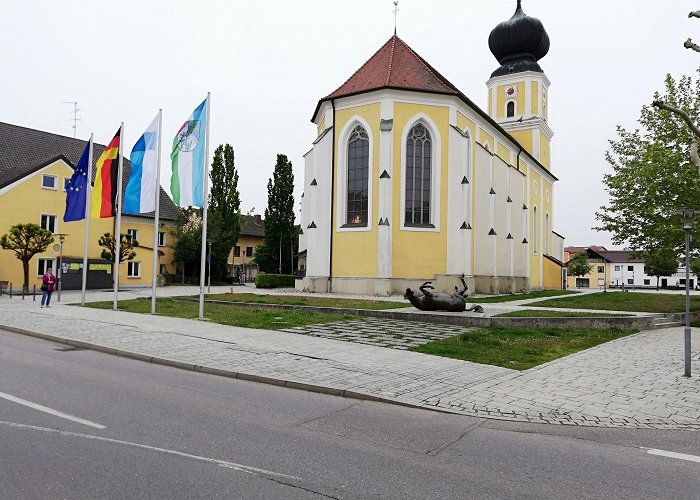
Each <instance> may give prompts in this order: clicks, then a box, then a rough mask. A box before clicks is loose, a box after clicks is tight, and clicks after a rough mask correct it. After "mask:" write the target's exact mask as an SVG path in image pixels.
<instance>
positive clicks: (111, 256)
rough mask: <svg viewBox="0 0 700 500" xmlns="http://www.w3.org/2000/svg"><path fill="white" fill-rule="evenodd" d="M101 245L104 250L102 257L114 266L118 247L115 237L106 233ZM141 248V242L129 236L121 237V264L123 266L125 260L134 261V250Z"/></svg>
mask: <svg viewBox="0 0 700 500" xmlns="http://www.w3.org/2000/svg"><path fill="white" fill-rule="evenodd" d="M99 245H100V246H101V247H102V248H103V250H102V253H101V254H100V257H102V258H103V259H104V260H108V261H109V262H111V263H112V266H114V262H115V258H116V253H117V247H116V241H115V239H114V235H113V234H112V233H105V234H103V235H102V236H100V241H99ZM137 246H139V242H138V241H136V240H135V239H132V238H131V237H130V236H129V235H128V234H120V235H119V263H120V264H121V263H122V262H124V261H125V260H132V259H133V258H134V257H136V252H135V251H134V248H136V247H137Z"/></svg>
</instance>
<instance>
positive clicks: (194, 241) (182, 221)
mask: <svg viewBox="0 0 700 500" xmlns="http://www.w3.org/2000/svg"><path fill="white" fill-rule="evenodd" d="M170 234H171V235H172V236H173V238H172V239H173V240H174V243H173V244H172V246H171V248H172V249H173V257H174V258H175V260H176V261H177V262H181V263H182V266H183V270H182V272H183V282H184V277H185V275H188V274H187V270H188V269H189V270H190V274H189V276H197V275H198V272H199V264H200V255H201V250H202V246H201V245H202V216H201V209H198V208H191V207H190V208H186V209H184V210H183V211H182V212H181V214H180V216H179V217H178V218H177V219H176V220H175V227H174V228H173V229H172V230H171V231H170Z"/></svg>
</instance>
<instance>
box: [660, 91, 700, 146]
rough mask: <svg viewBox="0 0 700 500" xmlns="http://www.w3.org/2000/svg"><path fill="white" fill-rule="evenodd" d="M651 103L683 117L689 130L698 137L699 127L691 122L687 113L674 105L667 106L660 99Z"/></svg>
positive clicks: (699, 133)
mask: <svg viewBox="0 0 700 500" xmlns="http://www.w3.org/2000/svg"><path fill="white" fill-rule="evenodd" d="M651 105H652V106H656V107H657V108H659V109H663V110H665V111H670V112H671V113H674V114H676V115H678V116H680V117H681V118H682V119H683V121H684V122H685V123H687V124H688V126H689V127H690V130H692V131H693V134H694V135H695V137H700V128H698V127H697V125H695V124H694V123H693V120H691V119H690V117H689V116H688V113H686V112H685V111H683V110H682V109H678V108H676V107H674V106H669V105H668V104H666V103H665V102H663V101H661V100H656V101H654V102H652V103H651Z"/></svg>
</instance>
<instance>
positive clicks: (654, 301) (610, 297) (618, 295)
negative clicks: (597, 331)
mask: <svg viewBox="0 0 700 500" xmlns="http://www.w3.org/2000/svg"><path fill="white" fill-rule="evenodd" d="M528 307H571V308H574V309H597V310H601V311H606V310H607V311H635V312H655V313H675V312H685V295H682V294H678V295H675V294H673V295H672V294H667V293H644V292H598V293H587V294H582V295H576V296H573V297H563V298H561V299H556V300H543V301H540V302H536V303H533V304H529V305H528ZM690 310H691V311H698V310H700V297H699V296H697V295H696V296H691V297H690Z"/></svg>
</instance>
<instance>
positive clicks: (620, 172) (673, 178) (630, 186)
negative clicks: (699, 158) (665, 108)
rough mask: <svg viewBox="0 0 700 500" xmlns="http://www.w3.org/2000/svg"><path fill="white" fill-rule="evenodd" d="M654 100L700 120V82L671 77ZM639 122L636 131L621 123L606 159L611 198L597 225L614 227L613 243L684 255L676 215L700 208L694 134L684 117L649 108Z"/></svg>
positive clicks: (699, 178) (608, 189) (636, 248)
mask: <svg viewBox="0 0 700 500" xmlns="http://www.w3.org/2000/svg"><path fill="white" fill-rule="evenodd" d="M654 98H655V101H663V102H665V103H667V104H669V105H671V106H673V107H675V108H679V109H683V110H684V112H685V113H686V114H687V115H688V116H689V118H690V119H691V120H692V121H696V120H697V118H698V116H699V115H700V80H697V79H696V80H695V81H694V80H693V78H691V77H689V76H684V77H682V78H681V79H680V80H679V81H676V80H674V79H673V77H671V75H667V76H666V80H665V94H664V95H663V96H661V95H660V94H659V93H658V92H657V93H656V94H655V95H654ZM639 124H640V126H641V128H640V129H635V130H634V131H628V130H626V129H624V128H623V127H620V126H618V127H617V134H618V139H617V140H611V141H610V146H611V149H610V150H609V151H608V152H607V153H606V160H607V162H608V163H609V164H610V166H611V167H612V170H613V173H612V174H607V175H605V176H604V178H603V183H604V184H605V186H606V190H607V191H608V193H609V194H610V202H609V205H608V206H603V207H601V209H600V211H599V212H597V213H596V219H597V220H598V221H599V222H600V225H599V226H598V227H596V229H599V230H605V231H610V232H611V233H612V234H613V238H612V240H613V243H615V244H618V245H619V244H626V245H627V246H629V247H631V248H632V249H633V250H638V251H641V250H644V249H647V248H667V249H670V250H674V252H675V253H677V254H680V253H681V252H682V249H683V246H684V244H683V243H684V234H683V226H682V225H681V223H680V221H679V217H678V215H677V213H678V212H679V211H681V210H683V209H695V208H700V176H698V172H697V170H696V169H695V168H694V166H693V164H692V162H691V161H690V144H691V140H692V138H693V133H692V131H691V130H690V129H689V128H688V127H686V126H685V121H684V119H683V118H681V117H679V116H677V115H675V114H669V113H656V112H654V110H653V109H652V108H651V107H648V106H643V107H642V112H641V117H640V119H639ZM697 227H698V226H697V225H696V233H698V230H697ZM699 234H700V233H699ZM695 240H696V241H697V238H695Z"/></svg>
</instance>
